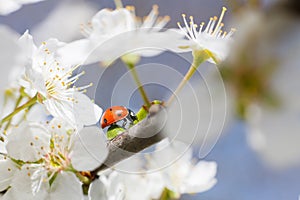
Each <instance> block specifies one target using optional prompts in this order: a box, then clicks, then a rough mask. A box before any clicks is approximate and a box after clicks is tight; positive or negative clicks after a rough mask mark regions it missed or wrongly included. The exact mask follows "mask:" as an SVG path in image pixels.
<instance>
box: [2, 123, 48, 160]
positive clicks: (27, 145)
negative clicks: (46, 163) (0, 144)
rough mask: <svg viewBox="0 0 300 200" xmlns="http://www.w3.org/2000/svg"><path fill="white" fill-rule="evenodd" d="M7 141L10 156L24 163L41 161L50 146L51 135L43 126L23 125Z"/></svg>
mask: <svg viewBox="0 0 300 200" xmlns="http://www.w3.org/2000/svg"><path fill="white" fill-rule="evenodd" d="M7 139H8V142H7V144H6V149H7V152H8V155H9V156H11V157H12V158H14V159H17V160H22V161H37V160H39V159H40V158H41V157H42V155H43V153H44V152H45V151H48V149H49V146H50V134H49V133H48V132H47V130H46V129H45V128H44V127H43V126H41V125H39V124H35V123H30V124H29V123H27V122H24V123H22V124H21V125H20V126H19V127H17V128H15V129H14V130H13V131H12V133H11V134H9V135H8V137H7ZM42 149H43V150H42Z"/></svg>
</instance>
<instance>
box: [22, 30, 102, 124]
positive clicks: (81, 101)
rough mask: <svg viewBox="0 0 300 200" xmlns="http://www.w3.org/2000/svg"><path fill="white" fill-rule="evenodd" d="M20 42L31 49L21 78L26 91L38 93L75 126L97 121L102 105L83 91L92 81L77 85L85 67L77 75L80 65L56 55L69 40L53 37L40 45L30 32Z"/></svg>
mask: <svg viewBox="0 0 300 200" xmlns="http://www.w3.org/2000/svg"><path fill="white" fill-rule="evenodd" d="M20 42H21V43H23V44H24V46H25V47H26V48H27V50H28V60H27V63H26V68H25V74H24V76H23V78H22V79H21V80H20V84H21V85H22V86H23V87H24V88H25V92H26V93H27V94H28V95H30V96H31V97H33V96H35V95H37V96H38V100H39V101H40V102H42V103H43V104H44V105H45V107H46V109H47V110H48V111H49V112H50V114H51V115H53V116H54V117H59V118H63V119H67V121H69V122H70V123H72V125H73V126H77V127H81V126H83V125H92V124H95V123H97V121H98V120H99V118H100V116H101V113H102V109H101V108H100V107H98V106H97V105H96V104H94V103H93V102H92V101H91V100H90V99H89V98H88V97H87V96H86V95H84V94H83V93H84V92H85V91H86V89H87V88H88V87H90V86H92V83H91V84H89V85H86V86H82V87H75V86H74V84H75V83H76V81H77V80H78V78H79V77H80V76H82V75H83V74H84V71H83V72H81V73H77V74H75V75H73V74H74V72H75V70H76V69H78V67H79V66H78V65H76V66H70V65H68V64H66V63H64V62H63V61H64V60H63V59H60V58H58V57H57V56H56V50H57V48H59V47H61V46H63V45H65V44H64V43H61V42H59V41H58V40H56V39H49V40H47V41H46V42H44V43H43V44H42V45H41V46H40V47H39V48H37V47H36V46H35V45H34V43H33V39H32V37H31V36H30V35H29V34H28V32H26V33H25V34H24V35H23V36H22V37H21V38H20Z"/></svg>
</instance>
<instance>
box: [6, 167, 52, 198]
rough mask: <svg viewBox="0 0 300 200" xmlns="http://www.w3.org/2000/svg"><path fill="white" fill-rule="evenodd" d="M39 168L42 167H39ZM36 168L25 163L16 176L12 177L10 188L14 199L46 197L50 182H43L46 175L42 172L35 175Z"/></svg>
mask: <svg viewBox="0 0 300 200" xmlns="http://www.w3.org/2000/svg"><path fill="white" fill-rule="evenodd" d="M37 169H38V170H39V169H41V168H37ZM35 172H36V168H35V167H34V168H31V167H30V165H24V166H23V167H22V169H21V170H18V171H17V172H16V173H15V175H14V178H13V179H12V183H11V188H10V189H9V192H10V193H9V195H11V196H12V197H13V198H12V199H26V200H27V199H28V200H29V199H34V200H39V199H46V197H47V195H48V193H47V189H48V187H49V184H48V183H46V182H43V178H44V176H45V175H46V173H44V174H40V175H41V176H39V177H34V178H33V174H34V173H35ZM37 185H38V187H36V186H37Z"/></svg>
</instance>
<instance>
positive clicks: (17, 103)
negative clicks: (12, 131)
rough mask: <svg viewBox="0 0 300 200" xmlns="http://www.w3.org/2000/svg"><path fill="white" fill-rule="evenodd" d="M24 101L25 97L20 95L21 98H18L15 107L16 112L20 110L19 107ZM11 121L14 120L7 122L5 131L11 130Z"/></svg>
mask: <svg viewBox="0 0 300 200" xmlns="http://www.w3.org/2000/svg"><path fill="white" fill-rule="evenodd" d="M22 99H23V96H22V95H20V96H19V98H18V99H17V101H16V105H15V107H14V110H16V109H17V108H18V106H19V105H20V103H21V101H22ZM11 120H12V119H10V120H9V121H8V122H7V124H6V126H5V128H4V130H7V129H8V128H9V126H10V124H11Z"/></svg>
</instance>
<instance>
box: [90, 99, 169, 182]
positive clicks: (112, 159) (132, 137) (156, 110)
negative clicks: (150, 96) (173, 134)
mask: <svg viewBox="0 0 300 200" xmlns="http://www.w3.org/2000/svg"><path fill="white" fill-rule="evenodd" d="M166 116H167V115H166V110H164V109H163V107H162V106H161V105H158V104H155V105H152V106H151V107H150V109H149V115H148V117H147V118H146V119H144V120H143V121H141V122H139V123H138V124H136V125H135V126H133V127H131V128H129V129H128V130H127V131H125V132H124V133H122V134H120V135H118V136H117V137H115V138H114V139H112V140H110V141H108V143H107V147H108V151H109V153H108V156H107V158H106V160H105V161H104V163H103V164H102V165H100V166H99V167H98V168H96V169H95V170H93V171H92V172H91V175H92V176H93V177H96V176H97V173H98V172H100V171H102V170H105V169H107V168H109V167H112V166H114V165H115V164H117V163H118V162H120V161H122V160H124V159H126V158H129V157H130V156H132V155H134V154H135V153H138V152H140V151H142V150H144V149H146V148H147V147H150V146H151V145H153V144H155V143H157V142H159V141H161V140H162V139H163V138H164V137H163V135H162V134H161V131H162V130H163V127H164V125H165V122H166Z"/></svg>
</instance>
